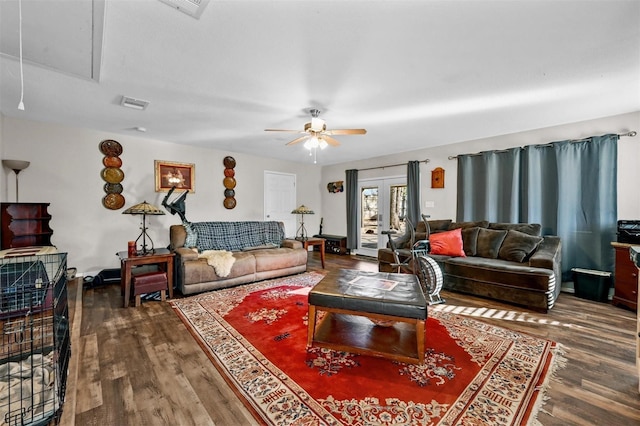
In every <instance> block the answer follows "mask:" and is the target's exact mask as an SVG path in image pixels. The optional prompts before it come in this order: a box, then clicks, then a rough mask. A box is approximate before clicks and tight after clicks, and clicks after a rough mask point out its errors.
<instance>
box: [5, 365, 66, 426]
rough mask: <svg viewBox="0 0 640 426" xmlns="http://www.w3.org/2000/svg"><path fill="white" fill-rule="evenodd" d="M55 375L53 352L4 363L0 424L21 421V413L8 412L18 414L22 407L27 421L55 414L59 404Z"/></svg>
mask: <svg viewBox="0 0 640 426" xmlns="http://www.w3.org/2000/svg"><path fill="white" fill-rule="evenodd" d="M55 379H56V374H55V370H54V367H53V352H51V353H50V354H49V355H44V356H43V355H40V354H34V355H32V356H31V357H29V358H27V359H25V360H23V361H21V362H7V363H5V364H2V365H0V408H1V410H0V425H5V424H12V425H13V424H20V417H18V419H17V420H16V419H15V418H12V417H10V416H7V414H8V413H13V414H14V415H15V413H20V410H21V409H24V410H25V414H26V415H25V418H24V420H25V421H28V420H29V419H31V420H36V419H43V418H45V417H46V416H49V415H51V414H52V413H53V411H54V410H55V409H57V406H58V404H57V402H56V395H55V389H54V383H55ZM7 421H8V422H9V423H7ZM15 422H17V423H15Z"/></svg>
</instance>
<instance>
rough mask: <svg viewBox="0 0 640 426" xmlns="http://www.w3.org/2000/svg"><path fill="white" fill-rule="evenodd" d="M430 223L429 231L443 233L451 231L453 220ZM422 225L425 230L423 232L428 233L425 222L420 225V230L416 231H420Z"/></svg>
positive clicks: (431, 221) (430, 221)
mask: <svg viewBox="0 0 640 426" xmlns="http://www.w3.org/2000/svg"><path fill="white" fill-rule="evenodd" d="M428 222H429V229H430V230H431V232H441V231H448V230H449V225H450V224H451V219H440V220H429V221H428ZM420 225H422V229H423V231H422V232H426V231H427V227H426V226H425V225H424V222H421V223H419V224H418V229H416V231H418V230H419V228H420Z"/></svg>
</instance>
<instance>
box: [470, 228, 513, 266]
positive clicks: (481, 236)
mask: <svg viewBox="0 0 640 426" xmlns="http://www.w3.org/2000/svg"><path fill="white" fill-rule="evenodd" d="M506 236H507V231H499V230H496V229H485V228H480V229H479V230H478V243H477V244H476V256H480V257H484V258H487V259H496V258H497V257H498V253H499V252H500V246H501V245H502V242H503V241H504V239H505V237H506Z"/></svg>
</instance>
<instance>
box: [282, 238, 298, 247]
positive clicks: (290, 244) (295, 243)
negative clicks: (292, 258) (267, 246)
mask: <svg viewBox="0 0 640 426" xmlns="http://www.w3.org/2000/svg"><path fill="white" fill-rule="evenodd" d="M282 247H285V248H291V249H299V248H302V243H301V242H300V241H298V240H286V239H285V240H282Z"/></svg>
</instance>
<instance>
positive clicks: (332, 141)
mask: <svg viewBox="0 0 640 426" xmlns="http://www.w3.org/2000/svg"><path fill="white" fill-rule="evenodd" d="M321 139H324V140H325V141H326V142H327V143H328V144H329V145H331V146H340V142H338V141H337V140H336V139H334V138H332V137H331V136H327V135H326V134H324V135H322V136H321Z"/></svg>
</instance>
